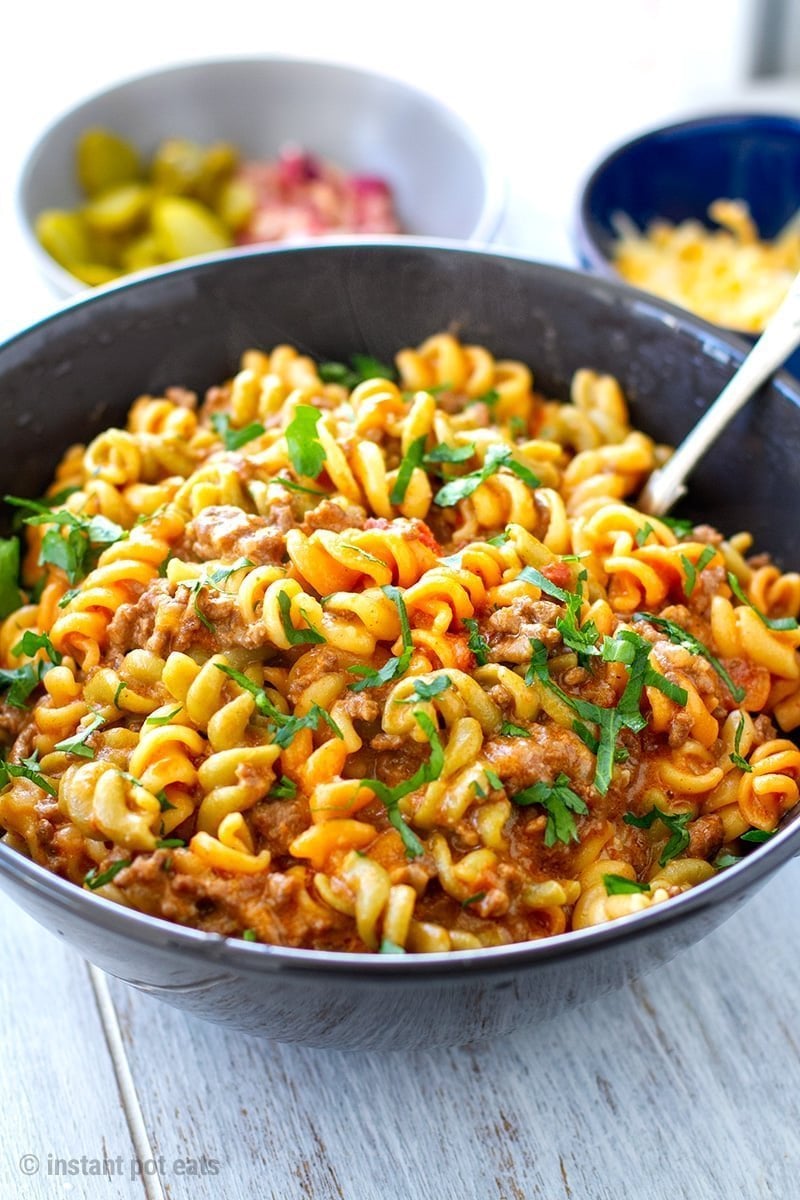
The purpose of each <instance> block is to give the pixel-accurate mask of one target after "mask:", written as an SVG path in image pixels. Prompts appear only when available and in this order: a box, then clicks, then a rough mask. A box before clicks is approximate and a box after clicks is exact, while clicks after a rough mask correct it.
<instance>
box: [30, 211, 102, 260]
mask: <svg viewBox="0 0 800 1200" xmlns="http://www.w3.org/2000/svg"><path fill="white" fill-rule="evenodd" d="M35 230H36V236H37V238H38V239H39V241H40V242H41V244H42V245H43V246H44V248H45V250H46V251H47V253H48V254H50V255H52V257H53V258H54V259H55V260H56V262H59V263H61V265H62V267H66V266H67V265H68V264H69V263H71V262H76V261H80V260H81V259H87V258H89V256H90V253H91V251H90V246H89V235H88V231H87V229H86V223H85V221H84V219H83V217H82V216H81V214H80V213H77V212H64V211H63V210H62V209H59V208H48V209H45V211H44V212H40V213H39V215H38V217H37V218H36V224H35Z"/></svg>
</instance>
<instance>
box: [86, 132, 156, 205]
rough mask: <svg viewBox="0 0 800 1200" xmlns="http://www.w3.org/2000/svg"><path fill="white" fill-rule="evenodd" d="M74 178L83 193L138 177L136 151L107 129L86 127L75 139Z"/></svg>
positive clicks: (104, 188)
mask: <svg viewBox="0 0 800 1200" xmlns="http://www.w3.org/2000/svg"><path fill="white" fill-rule="evenodd" d="M76 154H77V167H78V180H79V182H80V185H81V187H82V188H83V190H84V191H85V192H86V194H87V196H97V195H98V194H99V193H100V192H104V191H106V190H107V189H108V188H112V187H117V186H118V185H119V184H121V183H133V182H135V181H136V180H137V179H141V178H142V167H141V163H140V160H139V154H138V152H137V150H136V148H135V147H134V146H132V145H131V143H130V142H127V141H125V139H124V138H121V137H119V135H118V134H116V133H111V131H110V130H108V129H87V130H86V131H85V132H84V133H82V134H81V136H80V138H79V139H78V146H77V151H76Z"/></svg>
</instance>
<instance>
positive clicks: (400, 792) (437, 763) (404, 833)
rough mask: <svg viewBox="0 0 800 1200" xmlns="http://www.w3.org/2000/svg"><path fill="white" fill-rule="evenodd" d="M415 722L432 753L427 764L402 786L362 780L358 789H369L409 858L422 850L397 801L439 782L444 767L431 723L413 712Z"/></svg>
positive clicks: (437, 738) (442, 751)
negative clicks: (426, 784) (378, 802)
mask: <svg viewBox="0 0 800 1200" xmlns="http://www.w3.org/2000/svg"><path fill="white" fill-rule="evenodd" d="M414 719H415V720H416V722H417V724H418V725H419V727H420V729H421V730H422V732H423V733H424V734H425V736H426V738H427V739H428V742H429V743H430V747H431V754H430V758H429V759H428V761H427V762H425V763H423V764H422V766H420V767H419V768H418V769H417V770H416V771H415V772H414V774H413V775H412V776H411V778H410V779H407V780H406V781H405V783H398V784H397V786H396V787H392V788H390V787H387V786H386V784H385V783H382V782H381V781H380V779H362V780H361V786H362V787H368V788H369V789H370V790H371V791H373V792H374V793H375V795H376V796H377V797H378V799H379V800H380V801H381V803H382V804H383V805H384V807H385V808H386V812H387V814H388V816H389V821H390V823H391V824H392V825H393V826H394V828H395V829H396V830H397V832H398V833H399V834H400V837H401V839H402V841H403V845H404V846H405V850H406V856H407V857H408V858H418V857H419V856H420V855H421V854H424V852H425V847H424V846H423V845H422V842H421V841H420V840H419V838H418V837H417V835H416V834H415V833H414V831H413V830H412V829H410V828H409V826H408V825H407V824H406V822H405V820H404V818H403V815H402V813H401V812H400V801H401V800H402V799H403V798H404V797H405V796H408V795H410V794H411V792H415V791H416V790H417V788H419V787H422V785H423V784H425V783H431V782H432V781H433V780H434V779H438V778H439V776H440V775H441V773H442V767H443V766H444V750H443V748H442V743H441V741H440V739H439V733H438V730H437V728H436V726H435V725H434V723H433V721H432V720H431V719H430V717H429V716H428V715H427V713H424V712H415V713H414Z"/></svg>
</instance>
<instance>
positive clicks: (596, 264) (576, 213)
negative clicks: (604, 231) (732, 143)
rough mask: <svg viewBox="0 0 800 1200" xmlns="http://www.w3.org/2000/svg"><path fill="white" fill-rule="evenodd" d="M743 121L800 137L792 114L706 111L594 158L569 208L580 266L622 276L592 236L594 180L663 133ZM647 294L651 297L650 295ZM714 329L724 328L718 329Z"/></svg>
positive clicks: (645, 133)
mask: <svg viewBox="0 0 800 1200" xmlns="http://www.w3.org/2000/svg"><path fill="white" fill-rule="evenodd" d="M745 122H747V123H750V124H751V125H756V126H761V127H762V128H763V127H764V126H767V125H770V126H774V125H778V126H783V127H784V128H789V127H792V128H793V129H794V130H795V132H796V134H797V136H798V138H800V113H797V114H792V113H788V112H778V111H774V112H773V111H767V110H765V111H762V112H758V111H752V110H747V109H743V110H741V111H740V110H736V109H731V110H730V111H725V112H720V111H709V112H707V113H698V114H695V115H694V116H691V117H686V118H685V119H683V120H680V121H670V122H667V123H666V124H661V125H653V126H650V127H649V128H647V129H644V130H641V131H640V132H639V133H637V134H635V135H634V136H632V137H628V138H625V139H624V140H622V141H619V142H615V143H614V144H613V145H612V146H611V147H609V149H607V150H606V151H605V153H604V154H603V155H602V157H600V158H598V159H596V160H595V161H594V163H593V164H592V165H591V166H590V167H589V168H588V169H587V170H586V172H585V173H584V175H583V177H582V180H581V182H580V183H579V185H578V192H577V199H576V202H575V204H574V207H573V218H572V222H571V229H572V244H573V247H574V249H575V250H576V252H577V255H578V259H579V261H580V262H581V263H585V262H588V263H589V264H590V269H591V270H592V271H594V272H596V273H597V274H599V275H602V276H605V277H606V278H608V279H615V280H622V276H621V275H620V274H619V272H618V271H617V269H616V268H615V266H614V264H613V261H612V260H611V259H610V258H609V257H608V255H607V254H605V253H604V251H603V250H602V248H601V246H600V244H599V242H598V241H597V239H596V238H595V236H594V234H593V233H592V227H593V225H594V223H595V218H594V217H593V215H592V212H591V207H590V206H591V203H592V197H593V193H594V190H595V188H596V187H597V184H598V181H599V180H600V178H601V177H602V175H604V174H605V172H606V171H607V170H608V168H609V167H610V166H612V164H614V163H616V162H618V161H619V160H620V159H622V158H624V157H625V156H626V155H627V154H628V153H630V151H631V150H633V149H635V148H636V147H637V146H640V145H642V144H643V143H644V142H649V141H650V140H651V139H653V138H657V137H660V136H662V135H664V134H674V133H677V134H683V133H692V132H693V131H695V130H697V129H702V128H708V129H709V130H713V129H714V128H722V127H732V126H736V125H741V124H743V123H745ZM623 282H624V281H623ZM640 290H641V289H640ZM647 294H649V295H652V294H653V293H647ZM687 311H689V310H687ZM718 328H720V329H726V327H725V326H718ZM726 331H727V329H726ZM732 332H734V333H735V332H737V331H736V330H733V331H732Z"/></svg>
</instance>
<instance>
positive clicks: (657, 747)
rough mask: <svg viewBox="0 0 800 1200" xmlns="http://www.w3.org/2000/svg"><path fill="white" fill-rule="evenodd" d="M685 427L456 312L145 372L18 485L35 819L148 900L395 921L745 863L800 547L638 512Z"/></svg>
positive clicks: (17, 810) (767, 791) (790, 683)
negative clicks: (357, 343)
mask: <svg viewBox="0 0 800 1200" xmlns="http://www.w3.org/2000/svg"><path fill="white" fill-rule="evenodd" d="M667 454H668V449H667V448H666V447H664V446H663V445H660V444H658V443H657V442H656V441H654V440H653V439H652V438H651V437H649V436H647V435H646V434H644V433H643V432H640V431H638V430H636V429H635V428H632V426H631V423H630V417H629V413H628V408H627V404H626V401H625V397H624V395H623V393H622V390H621V388H620V386H619V384H618V383H617V381H616V379H615V378H614V377H612V376H611V375H608V374H604V373H602V372H597V371H595V370H593V369H590V367H588V366H587V367H586V368H583V369H580V370H578V371H577V372H576V373H575V374H574V375H573V378H572V384H571V395H570V399H569V401H566V402H564V401H559V400H555V399H552V398H549V397H548V396H546V395H544V394H542V393H541V392H540V391H539V390H538V388H537V386H536V382H535V379H534V375H533V374H532V371H531V368H530V367H529V366H528V365H527V364H526V363H523V362H522V361H518V360H514V359H502V358H496V357H495V356H494V354H493V353H492V350H491V348H487V347H485V346H483V345H479V344H474V343H468V342H462V341H461V340H459V338H457V337H456V336H455V335H454V334H452V333H437V334H434V335H433V336H430V337H429V338H427V339H426V340H425V341H423V342H422V343H421V344H418V345H417V346H416V347H415V348H405V349H399V350H398V352H397V354H396V357H395V360H394V362H393V363H391V364H385V363H382V362H379V361H377V360H374V359H372V358H370V357H369V356H365V355H356V356H354V358H353V361H352V363H351V364H350V365H347V364H343V363H339V362H320V361H317V360H315V359H313V358H312V357H310V356H308V355H306V354H303V353H301V352H300V351H298V349H297V348H295V347H293V346H291V345H286V344H282V345H277V346H273V347H271V348H269V349H263V348H261V349H250V350H247V351H246V352H245V353H244V355H243V357H242V360H241V364H240V369H239V370H238V372H237V373H236V374H235V375H234V376H233V377H232V378H229V379H227V380H226V381H223V382H221V383H219V384H217V385H214V386H212V387H210V388H209V389H208V390H207V391H206V393H205V395H204V396H203V397H202V400H201V399H200V398H199V397H198V395H197V393H196V392H194V391H191V390H189V389H187V388H185V387H183V386H182V381H181V380H176V381H175V385H174V386H173V387H170V388H166V389H164V390H163V394H158V395H142V396H140V397H139V398H138V399H136V400H135V402H134V403H133V406H132V408H131V409H130V412H129V415H128V418H127V422H126V424H125V426H124V427H120V428H108V429H106V430H104V431H103V432H101V433H99V434H98V435H97V436H96V437H95V438H94V439H93V440H91V441H90V442H89V444H88V445H86V446H83V445H81V446H74V447H72V448H71V449H70V450H69V451H68V452H67V453H66V455H65V456H64V458H63V460H62V462H61V464H60V466H59V468H58V470H57V472H56V477H55V480H54V482H53V484H52V486H51V488H50V489H49V490H48V491H47V493H46V495H45V496H44V497H43V499H42V500H40V501H30V500H24V499H19V498H12V503H13V504H14V506H15V507H16V508H17V509H18V510H19V512H20V514H21V519H22V520H23V521H24V523H25V526H26V529H27V534H26V539H27V542H26V546H27V548H26V550H25V554H24V561H23V571H22V587H23V594H22V595H20V594H18V593H17V592H16V582H15V580H14V578H12V576H13V574H14V567H15V550H14V545H15V544H14V543H13V542H8V543H5V551H4V553H5V563H6V565H7V566H8V568H9V570H8V571H7V572H6V579H5V601H6V611H7V616H6V618H5V621H4V623H3V625H2V628H1V629H0V655H2V659H3V661H2V672H1V673H0V679H1V680H2V683H3V686H4V688H5V689H6V690H5V703H4V705H3V708H2V710H1V711H0V720H2V723H3V728H4V730H5V731H6V732H7V734H8V736H9V738H10V739H12V740H13V744H12V747H11V750H10V753H9V755H8V760H7V762H6V764H5V768H4V770H5V782H6V786H5V788H4V790H3V791H2V793H0V825H2V826H3V827H4V828H5V830H6V831H7V832H6V842H7V843H8V844H9V845H10V846H11V847H12V848H14V849H17V850H20V851H22V852H23V853H25V854H27V855H29V856H30V857H31V858H33V860H34V861H35V862H37V863H39V864H41V865H42V866H45V867H47V868H48V869H50V870H51V871H54V872H56V873H58V874H60V875H62V876H64V877H66V878H67V879H69V880H70V881H71V882H72V883H74V884H77V885H79V886H81V887H82V888H84V889H88V890H89V891H91V892H94V893H95V894H97V895H100V896H103V897H105V898H107V899H109V900H112V901H116V902H118V903H120V904H122V905H124V906H126V907H128V908H131V909H135V910H139V911H140V912H143V913H145V914H148V915H150V916H158V917H161V918H165V919H166V920H168V921H173V922H177V923H179V924H182V925H187V926H192V927H194V928H197V929H200V930H204V931H207V932H212V933H218V934H223V935H225V936H227V937H234V938H241V939H244V940H246V941H255V942H263V943H268V944H270V945H274V946H282V947H296V948H301V949H311V950H333V951H340V952H356V953H362V952H366V953H378V954H388V955H396V954H404V953H405V954H418V953H422V954H425V953H430V952H440V951H453V950H456V951H457V950H481V949H482V948H485V947H499V946H504V945H507V944H509V943H514V942H529V941H534V940H539V939H543V938H547V937H550V936H553V935H558V934H562V933H565V932H568V931H570V930H583V929H587V928H589V927H591V926H594V925H598V924H603V923H606V922H609V921H613V920H615V919H616V918H619V917H623V916H627V915H630V914H632V913H635V912H638V911H641V910H643V909H646V908H650V907H654V906H659V905H661V904H663V903H665V902H668V901H669V900H670V899H671V898H674V897H676V896H678V895H680V894H682V893H683V892H685V891H687V890H689V889H691V888H693V887H694V886H696V885H697V884H700V883H703V882H705V881H707V880H709V879H711V878H714V877H715V876H716V875H717V874H718V873H720V872H721V871H724V870H726V869H727V868H728V867H730V866H731V865H732V864H733V863H735V862H737V861H738V860H739V859H740V858H741V857H742V855H743V854H744V853H745V851H746V849H747V844H748V842H750V843H752V842H757V841H763V840H766V839H768V838H769V837H770V836H771V835H772V833H773V831H775V829H776V828H777V826H778V824H779V822H780V820H781V818H782V817H783V815H784V814H785V813H786V812H787V811H788V810H789V809H790V808H792V807H793V806H794V805H795V804H796V802H797V799H798V784H797V780H798V778H800V751H798V750H797V748H796V747H795V746H794V744H793V742H791V741H790V740H789V739H788V737H787V736H786V735H787V734H789V733H790V732H791V731H792V730H793V729H795V728H796V727H797V725H798V724H800V658H799V657H798V653H797V648H798V646H800V628H798V622H797V615H798V612H800V576H798V575H796V574H791V573H790V574H787V573H783V572H781V571H780V570H779V569H778V568H777V567H775V566H774V565H773V564H772V563H771V562H770V560H769V559H768V558H766V557H765V556H764V555H762V554H759V555H758V556H756V557H753V556H751V555H750V550H751V539H750V538H749V535H747V534H743V533H738V534H736V535H734V536H732V537H730V538H728V539H726V538H725V537H724V536H722V535H721V534H720V533H718V532H717V531H716V530H715V529H714V528H712V527H711V526H708V525H702V524H700V525H693V524H692V523H690V522H686V521H680V520H677V521H676V520H668V519H660V520H659V519H656V518H654V517H647V516H645V515H644V514H642V513H640V512H638V511H637V510H636V508H635V496H636V495H637V493H638V492H639V490H640V489H641V486H642V485H643V483H644V481H645V480H646V478H647V476H648V474H649V473H650V472H651V471H652V470H653V469H655V468H656V467H657V466H658V465H660V464H661V463H662V462H663V461H664V459H665V457H666V455H667ZM759 549H760V548H759ZM9 610H10V611H9Z"/></svg>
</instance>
